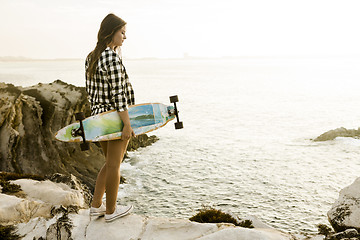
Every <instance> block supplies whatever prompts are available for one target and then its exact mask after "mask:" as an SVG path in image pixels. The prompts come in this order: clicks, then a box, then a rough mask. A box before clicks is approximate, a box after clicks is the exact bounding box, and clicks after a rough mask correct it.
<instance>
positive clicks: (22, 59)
mask: <svg viewBox="0 0 360 240" xmlns="http://www.w3.org/2000/svg"><path fill="white" fill-rule="evenodd" d="M308 58H314V59H319V58H320V59H323V58H360V55H356V54H354V55H299V56H295V55H294V56H293V55H289V56H286V55H284V56H222V57H196V56H194V57H193V56H186V57H177V58H157V57H143V58H127V57H124V59H126V60H129V61H141V60H150V61H151V60H155V61H158V60H231V59H308ZM83 60H84V59H82V58H28V57H22V56H17V57H12V56H3V57H0V62H33V61H34V62H41V61H83Z"/></svg>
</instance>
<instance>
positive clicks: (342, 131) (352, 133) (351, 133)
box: [314, 127, 360, 141]
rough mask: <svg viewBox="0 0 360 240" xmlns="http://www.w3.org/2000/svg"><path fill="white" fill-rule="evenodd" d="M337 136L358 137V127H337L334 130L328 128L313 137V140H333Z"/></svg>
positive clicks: (359, 134) (359, 132)
mask: <svg viewBox="0 0 360 240" xmlns="http://www.w3.org/2000/svg"><path fill="white" fill-rule="evenodd" d="M337 137H353V138H359V137H360V128H359V129H357V130H356V129H346V128H343V127H341V128H337V129H334V130H330V131H328V132H326V133H323V134H321V135H320V136H319V137H317V138H315V139H314V141H328V140H334V139H335V138H337Z"/></svg>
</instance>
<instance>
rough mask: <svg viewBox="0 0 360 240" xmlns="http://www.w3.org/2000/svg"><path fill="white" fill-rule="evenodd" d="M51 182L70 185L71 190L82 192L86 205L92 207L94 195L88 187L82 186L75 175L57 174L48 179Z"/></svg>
mask: <svg viewBox="0 0 360 240" xmlns="http://www.w3.org/2000/svg"><path fill="white" fill-rule="evenodd" d="M48 178H49V180H51V181H53V182H56V183H64V184H66V185H68V186H69V187H70V188H71V189H74V190H77V191H80V192H81V194H82V196H83V198H84V200H85V205H86V206H90V204H91V200H92V194H91V191H90V189H89V187H88V186H86V185H84V184H82V183H81V182H80V181H79V180H78V179H77V178H76V177H75V176H74V175H72V174H70V175H64V174H60V173H55V174H53V175H51V176H49V177H48Z"/></svg>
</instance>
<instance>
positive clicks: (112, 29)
mask: <svg viewBox="0 0 360 240" xmlns="http://www.w3.org/2000/svg"><path fill="white" fill-rule="evenodd" d="M125 25H126V22H125V21H124V20H122V19H121V18H119V17H118V16H116V15H115V14H112V13H110V14H108V15H107V16H106V17H105V18H104V19H103V20H102V22H101V25H100V29H99V32H98V41H97V44H96V47H95V49H94V50H93V51H92V52H91V53H89V55H88V58H90V62H89V68H88V69H87V73H88V74H89V75H90V76H93V75H94V73H95V70H96V66H97V62H98V60H99V57H100V55H101V53H102V52H103V51H104V50H105V49H106V48H107V46H108V44H109V43H111V41H112V39H113V36H114V34H115V33H116V31H117V30H119V29H120V28H122V27H123V26H125Z"/></svg>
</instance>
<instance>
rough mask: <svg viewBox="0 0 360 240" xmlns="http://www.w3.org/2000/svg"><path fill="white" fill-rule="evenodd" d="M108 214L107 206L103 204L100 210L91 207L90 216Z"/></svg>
mask: <svg viewBox="0 0 360 240" xmlns="http://www.w3.org/2000/svg"><path fill="white" fill-rule="evenodd" d="M105 213H106V206H105V204H104V203H101V205H100V207H98V208H94V207H91V208H90V216H99V217H101V216H104V215H105Z"/></svg>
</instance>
